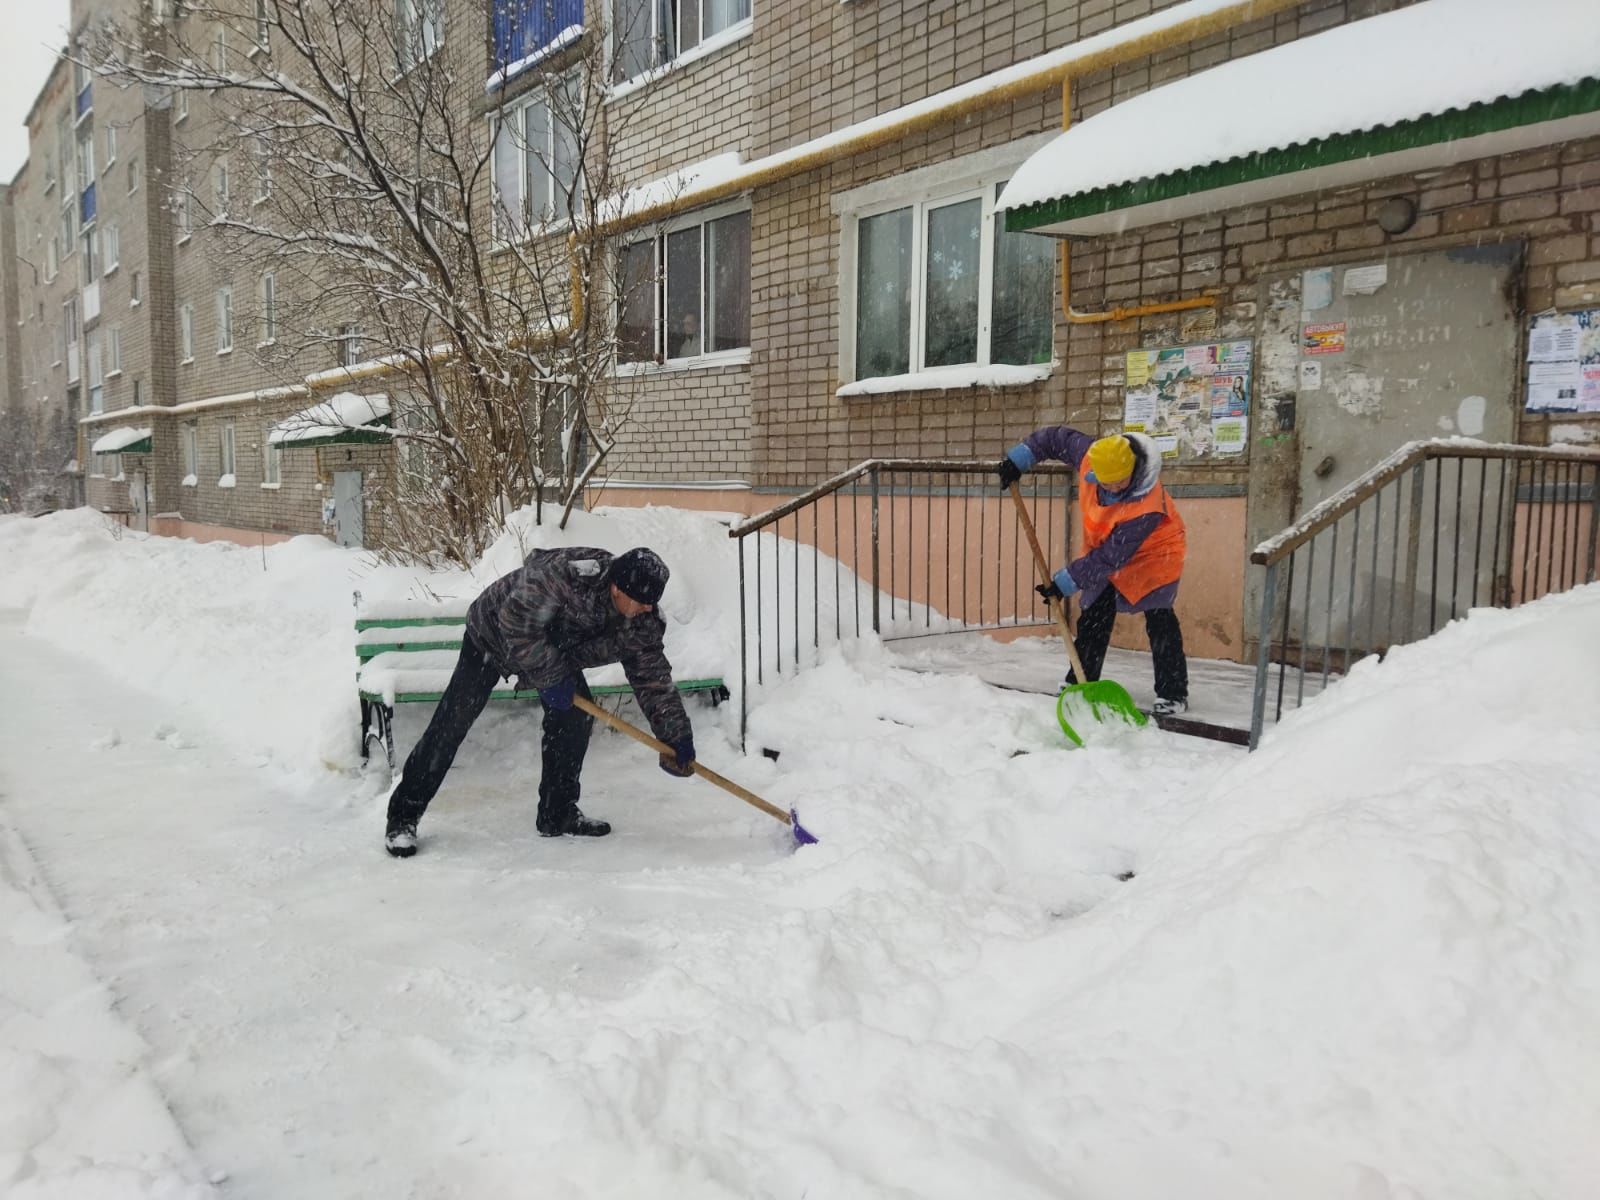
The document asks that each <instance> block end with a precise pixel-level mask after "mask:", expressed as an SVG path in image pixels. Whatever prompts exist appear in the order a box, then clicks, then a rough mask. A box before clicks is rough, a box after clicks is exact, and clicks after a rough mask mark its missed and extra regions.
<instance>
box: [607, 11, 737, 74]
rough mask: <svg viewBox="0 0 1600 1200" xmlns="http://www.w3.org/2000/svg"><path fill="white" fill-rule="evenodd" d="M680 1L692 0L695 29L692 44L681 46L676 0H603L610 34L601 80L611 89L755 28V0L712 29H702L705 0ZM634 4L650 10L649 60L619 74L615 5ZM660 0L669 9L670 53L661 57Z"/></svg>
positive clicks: (619, 26)
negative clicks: (735, 17) (641, 65)
mask: <svg viewBox="0 0 1600 1200" xmlns="http://www.w3.org/2000/svg"><path fill="white" fill-rule="evenodd" d="M682 2H683V3H688V4H693V5H695V7H696V10H697V15H696V23H695V26H696V29H697V30H698V32H697V33H696V35H695V43H694V45H692V46H690V47H688V48H687V49H684V48H683V46H682V44H681V43H682V31H683V20H682V16H681V6H680V4H679V0H606V16H607V18H608V21H607V25H608V28H609V29H610V31H611V36H610V37H608V38H607V39H606V47H605V52H606V61H605V80H606V84H607V86H608V87H609V88H611V89H613V90H618V89H627V88H629V87H632V86H637V85H638V84H640V83H642V82H644V81H647V80H650V79H653V78H655V77H656V76H657V75H658V74H660V73H662V72H665V71H669V70H671V69H672V68H673V66H675V65H676V64H679V63H682V62H685V61H688V62H693V61H694V60H695V59H696V58H698V57H699V56H700V55H701V54H702V53H709V52H710V51H708V50H706V49H705V47H706V46H707V45H708V44H709V46H710V49H711V50H716V49H717V48H718V47H720V46H723V45H725V44H727V43H728V42H733V41H737V40H738V39H739V38H741V37H744V36H747V35H748V34H749V33H751V32H752V31H753V30H754V28H755V0H749V6H750V11H749V12H747V13H745V14H744V15H743V16H741V17H738V18H737V19H735V20H733V21H731V22H729V23H728V24H727V25H725V26H724V27H723V28H721V29H719V30H717V31H716V32H715V33H709V34H708V33H707V32H706V31H705V24H706V7H705V6H706V2H707V0H682ZM629 3H632V4H636V5H638V6H640V7H642V8H644V9H645V10H646V11H648V12H649V14H650V31H649V34H648V41H649V44H650V47H651V54H650V57H651V61H650V62H649V63H647V64H646V65H645V67H644V68H643V69H642V70H640V71H637V72H635V73H634V74H632V75H622V74H619V71H620V69H621V63H622V59H623V56H622V54H621V52H620V46H619V42H618V38H619V36H620V34H621V32H622V30H623V29H624V24H623V21H622V20H621V19H620V17H619V15H618V12H617V10H618V8H619V6H621V5H624V4H629ZM663 4H665V5H666V6H667V7H669V8H670V9H672V10H673V12H672V17H673V30H672V47H673V49H672V54H671V55H670V56H666V57H662V56H661V50H662V35H661V31H660V29H659V28H658V23H659V17H660V15H661V9H662V6H663Z"/></svg>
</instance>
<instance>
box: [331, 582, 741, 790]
mask: <svg viewBox="0 0 1600 1200" xmlns="http://www.w3.org/2000/svg"><path fill="white" fill-rule="evenodd" d="M466 628H467V618H466V614H465V613H462V614H459V615H457V614H450V615H443V616H421V617H418V616H395V617H381V616H370V615H369V616H363V617H358V618H357V619H356V687H357V692H358V694H359V696H360V699H361V758H362V761H363V762H365V761H366V760H367V759H368V757H369V754H370V751H371V746H372V743H373V742H374V741H377V742H379V743H380V744H381V745H382V746H383V751H384V757H385V758H386V759H387V761H388V763H389V769H390V770H391V771H392V770H394V767H395V761H394V706H395V705H396V704H437V703H438V702H439V700H440V699H442V698H443V696H444V689H445V686H446V685H447V684H448V683H449V681H450V674H451V672H452V671H454V670H455V665H456V659H457V657H458V656H459V655H460V653H461V640H462V637H463V636H464V635H465V633H466ZM599 670H601V671H615V672H618V673H620V671H621V668H620V667H611V668H599ZM500 682H501V686H499V687H496V688H495V690H494V691H493V692H491V693H490V694H489V698H490V699H491V700H524V701H532V702H534V703H538V700H539V693H538V691H536V690H535V689H533V688H520V689H519V688H517V687H516V686H515V685H514V684H512V683H510V682H509V681H507V680H501V681H500ZM676 682H677V687H678V691H680V692H684V693H693V694H697V695H700V696H702V697H704V698H705V699H708V700H710V702H711V703H712V704H713V705H717V704H721V703H722V702H723V701H724V700H726V699H728V696H729V692H728V688H727V686H726V684H724V683H723V681H722V680H721V679H720V678H717V677H715V676H708V677H706V678H699V679H679V680H677V681H676ZM589 690H590V691H591V692H593V693H594V695H595V698H596V699H597V700H598V699H600V698H602V697H606V696H631V695H633V688H632V687H630V686H629V685H628V684H627V683H626V682H623V683H600V684H596V683H593V682H591V683H590V684H589Z"/></svg>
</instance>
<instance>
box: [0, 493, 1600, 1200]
mask: <svg viewBox="0 0 1600 1200" xmlns="http://www.w3.org/2000/svg"><path fill="white" fill-rule="evenodd" d="M95 520H96V519H95V518H93V517H92V516H90V515H88V514H84V513H81V512H80V513H69V514H58V515H56V516H54V517H50V518H46V519H42V520H37V521H27V520H22V519H17V518H5V519H0V562H3V563H4V564H5V570H4V571H3V573H0V695H3V696H4V697H5V702H4V719H3V720H0V848H3V851H4V853H3V854H0V1195H5V1196H7V1197H18V1198H24V1200H38V1198H41V1197H49V1198H56V1197H72V1198H73V1200H77V1198H79V1197H89V1198H91V1200H95V1198H98V1197H108V1198H112V1197H114V1198H117V1200H121V1198H123V1197H162V1198H167V1197H185V1198H187V1197H191V1196H203V1195H207V1194H209V1193H211V1192H212V1191H213V1190H214V1191H215V1192H216V1194H220V1195H228V1196H240V1197H251V1198H255V1197H262V1198H268V1197H270V1198H273V1200H278V1198H281V1197H290V1196H293V1197H296V1198H297V1200H300V1198H321V1197H328V1198H333V1197H338V1198H341V1200H342V1198H344V1197H366V1196H372V1197H379V1196H383V1197H395V1196H415V1197H430V1198H431V1197H446V1196H451V1197H454V1196H460V1197H505V1196H561V1197H608V1196H609V1197H623V1196H626V1197H646V1196H649V1197H654V1196H662V1197H666V1196H672V1197H754V1196H760V1197H768V1196H770V1197H799V1196H809V1197H813V1198H815V1197H891V1196H905V1197H911V1196H916V1197H963V1198H969V1197H972V1196H975V1195H984V1196H1005V1197H1008V1198H1010V1197H1073V1198H1079V1197H1083V1198H1089V1197H1095V1198H1098V1197H1117V1198H1122V1197H1151V1198H1156V1197H1161V1198H1168V1197H1172V1196H1176V1195H1182V1196H1185V1197H1218V1198H1221V1197H1228V1198H1230V1200H1232V1198H1238V1197H1274V1198H1277V1197H1282V1196H1285V1195H1293V1196H1296V1197H1359V1198H1362V1200H1367V1198H1378V1197H1388V1198H1394V1200H1398V1198H1401V1197H1449V1198H1451V1200H1457V1198H1462V1197H1468V1198H1470V1197H1484V1198H1485V1200H1488V1198H1491V1197H1493V1198H1495V1200H1500V1198H1503V1197H1508V1196H1527V1197H1533V1196H1538V1197H1561V1198H1565V1197H1574V1198H1575V1197H1580V1196H1589V1195H1591V1194H1592V1192H1593V1180H1594V1179H1595V1178H1597V1177H1600V1150H1597V1149H1596V1148H1595V1142H1594V1139H1593V1137H1592V1136H1591V1135H1592V1131H1593V1129H1594V1127H1595V1122H1596V1120H1597V1118H1600V1084H1597V1083H1596V1082H1595V1080H1597V1079H1600V1036H1597V1035H1600V815H1597V812H1596V804H1597V796H1596V790H1597V789H1596V786H1595V782H1594V781H1595V779H1596V778H1597V776H1600V738H1596V737H1595V736H1594V734H1593V726H1594V713H1595V712H1596V711H1597V709H1600V672H1596V670H1595V669H1594V664H1595V663H1596V662H1597V661H1600V587H1590V588H1588V589H1584V590H1582V591H1580V592H1576V593H1573V594H1569V595H1567V596H1560V597H1554V598H1551V599H1548V600H1545V601H1541V602H1539V603H1538V604H1535V605H1531V606H1528V607H1527V608H1524V609H1520V610H1516V611H1512V612H1478V613H1474V614H1473V615H1472V617H1471V618H1470V619H1469V620H1467V621H1464V622H1459V623H1457V624H1455V625H1453V626H1451V627H1450V628H1449V629H1448V630H1446V631H1445V632H1444V633H1443V634H1441V635H1439V636H1437V637H1435V638H1433V639H1431V640H1430V641H1429V642H1427V643H1424V644H1422V645H1419V646H1415V647H1409V648H1404V649H1402V650H1399V651H1396V652H1395V653H1394V654H1392V655H1391V656H1390V658H1389V660H1388V661H1387V662H1386V663H1384V664H1382V665H1381V666H1380V665H1379V664H1376V663H1372V662H1364V663H1362V664H1360V665H1359V666H1358V667H1357V669H1356V670H1355V671H1354V672H1353V673H1352V676H1351V678H1350V679H1348V680H1346V681H1344V682H1343V683H1341V684H1339V685H1338V686H1336V687H1334V688H1332V689H1331V690H1330V691H1329V692H1328V694H1327V695H1325V696H1323V697H1320V698H1319V699H1318V700H1317V701H1316V702H1315V703H1313V704H1311V705H1309V706H1308V708H1307V709H1305V710H1304V711H1302V712H1300V713H1297V714H1295V715H1294V716H1293V717H1291V718H1290V719H1288V720H1287V721H1286V722H1285V723H1284V725H1283V726H1282V727H1281V728H1279V729H1277V730H1275V731H1273V732H1272V733H1271V734H1270V735H1269V739H1268V742H1267V744H1266V746H1265V747H1264V748H1263V749H1262V750H1261V751H1260V752H1258V753H1257V754H1256V755H1254V756H1250V757H1246V756H1244V755H1242V754H1241V753H1240V752H1239V751H1237V750H1234V749H1231V748H1227V747H1221V746H1217V745H1215V744H1212V743H1206V742H1200V741H1195V740H1192V739H1183V738H1178V737H1173V736H1170V735H1164V734H1161V733H1159V732H1156V731H1153V730H1145V731H1132V730H1126V731H1124V730H1115V731H1111V732H1109V733H1108V734H1107V735H1105V736H1102V737H1101V738H1100V739H1098V740H1097V741H1096V742H1095V743H1094V744H1093V745H1092V746H1091V748H1090V749H1088V750H1084V751H1077V752H1073V751H1069V750H1066V749H1064V748H1062V746H1061V741H1060V735H1059V733H1058V732H1057V731H1055V729H1054V727H1053V713H1052V712H1051V706H1050V705H1049V703H1048V702H1041V701H1040V700H1039V699H1038V698H1035V697H1030V696H1028V695H1026V694H1023V693H1017V692H1010V691H1004V690H1000V689H996V688H992V687H990V686H988V685H986V684H984V683H982V682H980V681H978V680H976V679H972V678H941V677H938V676H935V675H930V674H926V673H918V672H913V671H908V670H905V669H904V668H903V667H901V666H899V665H897V663H896V662H895V660H894V658H893V657H892V655H890V654H888V653H886V652H884V651H882V650H880V649H877V648H875V647H871V646H864V647H861V648H859V650H858V651H856V652H854V653H852V654H851V655H849V656H848V657H841V656H839V655H834V656H832V657H830V658H828V659H827V661H825V662H824V663H823V664H822V665H821V666H819V667H817V668H814V669H812V670H810V671H808V672H806V673H805V674H804V675H802V676H801V677H800V678H798V679H795V680H792V681H790V682H788V683H787V684H784V685H782V686H777V687H772V688H769V689H768V690H767V691H766V692H765V693H764V694H762V695H761V696H759V697H757V698H756V707H755V709H754V712H753V715H752V735H753V736H752V739H751V740H752V744H753V745H757V744H759V745H768V746H775V747H777V748H779V749H781V751H782V754H781V757H780V758H779V760H778V761H777V762H776V763H774V762H772V761H770V760H768V759H765V758H762V757H760V756H759V755H757V754H755V753H753V752H752V754H751V756H749V757H744V758H741V757H740V756H739V754H738V752H737V749H736V744H735V742H733V741H730V740H729V734H730V733H731V732H732V731H733V728H732V725H731V722H732V721H733V720H734V719H735V717H734V710H732V709H723V710H721V711H720V712H713V711H712V710H710V709H700V708H695V709H693V710H692V711H693V714H694V716H695V720H696V729H697V740H698V741H699V743H700V746H701V753H702V756H703V757H704V759H705V760H706V761H707V762H708V763H710V764H711V765H713V766H715V767H718V768H719V769H722V770H724V771H725V772H726V773H727V774H729V775H732V776H733V777H735V778H736V779H738V780H740V781H741V782H744V783H745V784H747V785H749V786H751V787H753V788H754V789H755V790H757V791H759V792H761V793H762V794H763V795H766V796H768V797H769V798H771V799H773V800H774V801H777V802H779V803H783V804H789V803H794V804H797V805H798V806H799V808H800V811H801V814H802V816H803V817H804V819H805V820H806V823H807V824H808V825H809V826H810V827H812V828H813V829H814V830H815V831H816V832H817V833H818V834H819V835H820V836H821V837H822V838H823V844H822V845H820V846H817V847H812V848H808V849H806V850H803V851H800V852H798V853H793V852H791V851H790V848H789V842H788V839H787V835H786V833H785V831H784V830H783V828H782V827H781V826H779V825H778V824H777V823H776V822H773V821H771V820H770V819H769V818H767V817H765V816H763V815H761V814H759V813H756V812H754V811H753V810H750V809H748V808H746V807H744V806H743V805H740V804H739V803H738V802H737V801H734V800H733V799H732V798H730V797H727V796H724V795H722V794H721V793H719V792H717V791H715V790H714V789H712V788H710V787H709V786H708V785H706V784H704V783H703V782H701V781H698V780H691V781H677V780H673V779H670V778H669V777H667V776H665V775H663V774H661V773H660V772H659V771H657V770H656V769H655V765H654V761H653V759H652V758H651V757H650V756H649V755H647V754H645V753H643V752H642V751H640V750H639V749H638V748H637V747H635V746H633V744H632V743H630V742H627V741H625V740H624V739H621V738H619V737H616V736H614V735H605V734H597V736H596V739H595V743H594V745H593V747H592V749H591V757H590V762H589V769H588V771H587V772H586V775H585V788H586V791H585V797H586V799H585V805H586V807H587V808H588V809H589V810H590V811H592V812H594V813H596V814H598V815H603V816H605V817H608V818H610V819H611V820H612V821H614V822H615V823H616V825H617V833H615V834H614V835H613V836H612V837H610V838H607V839H603V840H600V841H596V842H581V843H580V842H575V841H569V840H562V841H555V842H552V841H549V840H544V839H540V838H538V837H536V836H535V835H534V834H533V830H532V810H533V799H532V794H533V789H534V784H535V780H536V777H537V753H536V749H535V745H534V743H535V742H536V737H535V736H534V727H535V725H536V717H534V716H533V715H532V714H531V712H530V711H529V710H527V709H524V708H519V707H513V706H496V708H495V709H493V710H492V711H491V712H490V713H489V714H487V715H486V717H485V718H484V719H483V721H482V722H480V725H479V726H478V727H477V728H476V729H475V730H474V731H473V734H472V736H471V738H469V740H468V743H467V745H466V746H465V747H464V748H463V751H462V754H461V756H460V757H459V758H458V760H457V765H456V768H455V771H454V772H453V773H452V775H451V776H450V779H449V781H448V782H447V784H446V786H445V789H444V791H443V792H442V793H441V794H440V797H439V799H438V800H437V801H436V802H435V805H434V807H433V809H432V810H430V812H429V815H428V817H427V819H426V820H425V822H424V824H423V827H422V833H423V837H424V841H423V852H422V854H420V855H419V856H418V857H417V858H415V859H412V860H409V861H405V862H396V861H393V860H390V859H388V858H387V857H386V856H385V855H384V854H383V853H382V851H381V848H380V834H381V825H382V817H381V810H382V791H383V781H382V779H381V778H378V777H361V776H359V775H357V774H356V773H354V771H353V769H352V768H353V760H354V743H355V734H354V722H355V703H354V698H353V696H352V695H351V691H352V686H351V685H352V677H353V668H354V655H353V652H352V642H353V634H352V633H351V617H352V615H353V614H352V609H351V607H350V595H349V593H350V590H351V588H352V586H359V587H360V588H361V589H362V591H363V595H364V596H365V597H367V598H368V599H370V598H372V597H373V596H375V595H387V596H389V597H396V596H404V595H407V594H413V593H417V594H420V591H419V589H418V587H417V585H416V583H415V581H414V579H413V578H412V577H410V576H408V574H407V573H405V572H397V571H393V570H387V569H377V568H373V567H372V566H371V565H370V564H368V563H366V562H365V561H364V560H363V559H362V558H361V557H360V556H358V555H355V554H352V553H350V552H346V551H340V550H336V549H333V548H331V547H328V546H326V545H325V544H324V543H321V542H318V541H317V540H315V539H298V540H296V541H294V542H291V543H288V544H286V545H284V546H281V547H276V548H269V549H268V550H267V551H266V553H265V555H264V556H263V554H262V553H261V552H260V551H259V550H243V549H238V548H233V547H226V546H218V545H209V546H197V545H193V544H190V543H183V542H175V541H170V540H163V539H145V538H142V537H139V536H136V535H128V534H125V533H124V534H122V535H121V536H120V537H119V536H118V535H117V534H114V533H112V532H111V531H108V530H106V529H104V528H102V527H100V526H99V525H97V524H95V523H94V522H95ZM539 536H540V537H542V538H545V539H547V540H548V539H549V538H550V536H551V535H549V534H548V533H542V534H540V535H539ZM575 536H576V537H577V539H578V540H581V541H594V542H599V543H600V544H603V545H608V546H612V547H621V546H626V545H632V544H637V543H648V544H652V545H655V546H656V547H657V548H658V549H660V550H662V552H663V553H664V554H665V556H666V557H667V559H668V561H669V562H671V563H673V565H674V566H675V567H677V568H678V574H677V575H675V577H674V581H673V584H672V588H673V589H675V590H677V600H678V611H677V616H678V617H679V618H680V619H681V620H680V627H679V629H678V631H677V633H676V634H675V636H676V637H677V638H679V639H680V644H684V645H688V646H692V647H693V648H694V649H695V652H697V653H698V652H702V651H707V650H708V649H714V648H716V647H717V646H722V647H724V648H727V647H730V646H735V645H736V637H737V629H736V627H735V628H733V629H729V624H730V621H729V616H730V608H729V596H730V585H731V581H728V580H725V579H724V576H725V575H727V574H728V573H729V571H728V570H727V569H726V568H727V567H728V566H729V565H730V564H731V562H732V558H731V551H730V550H729V549H728V547H727V545H726V539H725V535H724V531H723V530H722V529H721V528H720V527H719V526H717V525H716V523H715V522H714V521H709V520H707V519H705V518H703V517H698V516H693V515H689V514H677V513H671V512H666V511H663V510H643V511H630V510H617V511H615V512H613V513H611V514H610V515H608V516H605V517H586V518H584V519H583V520H582V521H580V522H579V524H578V527H577V529H576V531H575ZM515 556H516V551H515V548H514V547H509V546H503V547H497V549H496V551H495V553H494V554H493V555H492V556H491V558H493V559H494V560H495V561H493V562H491V563H489V564H486V566H485V568H484V569H483V571H482V572H481V573H480V574H481V575H482V576H485V577H487V576H492V575H493V574H495V573H497V572H498V571H499V570H502V569H505V566H506V564H507V562H508V560H514V559H515ZM719 556H720V557H719ZM480 582H481V579H479V578H477V577H474V578H468V577H466V576H464V575H458V576H452V577H449V578H446V579H443V580H435V581H433V582H432V585H431V586H432V589H433V590H434V591H440V590H444V591H449V590H451V589H455V590H457V591H459V592H460V593H461V594H471V592H472V591H474V590H475V589H476V587H477V586H479V583H480ZM672 594H673V593H671V592H669V596H671V595H672ZM669 607H670V606H669ZM684 639H687V640H686V641H685V640H684ZM735 663H736V660H733V661H730V664H729V667H728V668H727V669H728V673H729V674H730V675H732V674H735V673H736V672H735V670H734V666H735ZM423 709H424V706H407V707H404V708H402V709H401V712H400V721H399V741H400V743H401V748H402V752H403V750H404V749H405V748H407V747H408V746H409V745H410V743H411V742H412V741H413V740H414V739H415V737H416V735H417V733H418V732H420V729H421V725H422V722H423V721H424V720H425V719H426V711H424V710H423ZM1019 751H1026V752H1027V753H1023V754H1019V753H1018V752H1019ZM378 775H381V772H379V773H378ZM1130 868H1131V869H1134V870H1136V871H1137V872H1138V874H1137V877H1136V878H1135V879H1133V880H1132V881H1131V882H1126V883H1120V882H1117V880H1116V875H1117V874H1118V873H1119V872H1122V871H1124V870H1127V869H1130Z"/></svg>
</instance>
